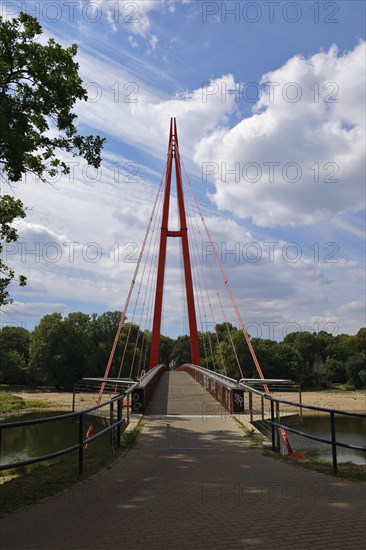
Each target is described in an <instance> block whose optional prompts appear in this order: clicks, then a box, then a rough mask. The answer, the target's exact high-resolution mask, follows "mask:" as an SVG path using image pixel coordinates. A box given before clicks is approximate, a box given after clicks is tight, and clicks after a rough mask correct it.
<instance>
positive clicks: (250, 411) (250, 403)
mask: <svg viewBox="0 0 366 550" xmlns="http://www.w3.org/2000/svg"><path fill="white" fill-rule="evenodd" d="M249 413H250V421H251V422H253V394H252V392H251V391H250V392H249Z"/></svg>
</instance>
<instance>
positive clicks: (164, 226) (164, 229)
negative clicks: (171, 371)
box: [149, 118, 201, 369]
mask: <svg viewBox="0 0 366 550" xmlns="http://www.w3.org/2000/svg"><path fill="white" fill-rule="evenodd" d="M173 162H174V166H175V177H176V184H177V196H178V210H179V222H180V229H179V231H170V230H169V228H168V220H169V205H170V190H171V180H172V170H173ZM187 231H188V230H187V220H186V211H185V206H184V193H183V184H182V170H181V163H180V155H179V144H178V133H177V124H176V120H175V118H172V119H170V133H169V145H168V159H167V169H166V176H165V190H164V204H163V215H162V222H161V232H160V247H159V262H158V272H157V282H156V293H155V307H154V320H153V330H152V339H151V348H150V364H149V368H150V369H151V368H153V367H155V366H156V365H157V364H158V363H159V351H160V329H161V312H162V304H163V291H164V276H165V260H166V248H167V238H168V237H180V238H181V239H182V254H183V265H184V279H185V286H186V297H187V309H188V323H189V336H190V343H191V355H192V363H193V364H194V365H200V364H201V363H200V349H199V343H198V334H197V321H196V311H195V304H194V294H193V284H192V272H191V260H190V255H189V245H188V235H187Z"/></svg>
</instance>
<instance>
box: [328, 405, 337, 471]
mask: <svg viewBox="0 0 366 550" xmlns="http://www.w3.org/2000/svg"><path fill="white" fill-rule="evenodd" d="M330 431H331V434H332V462H333V474H334V475H335V476H336V475H337V471H338V468H337V442H336V433H335V418H334V412H333V411H332V412H331V413H330Z"/></svg>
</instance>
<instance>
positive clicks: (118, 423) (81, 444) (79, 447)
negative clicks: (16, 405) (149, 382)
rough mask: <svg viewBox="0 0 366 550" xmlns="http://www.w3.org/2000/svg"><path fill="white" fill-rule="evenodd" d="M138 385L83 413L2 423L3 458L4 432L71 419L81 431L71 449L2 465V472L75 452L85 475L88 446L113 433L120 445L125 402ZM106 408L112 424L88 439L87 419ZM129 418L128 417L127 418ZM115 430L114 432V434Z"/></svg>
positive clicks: (0, 428) (0, 429) (0, 427)
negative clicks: (86, 449) (85, 454)
mask: <svg viewBox="0 0 366 550" xmlns="http://www.w3.org/2000/svg"><path fill="white" fill-rule="evenodd" d="M137 385H138V382H135V383H133V384H132V385H131V387H129V388H128V389H127V390H125V391H124V392H123V393H121V394H120V395H118V396H117V397H114V398H113V399H110V400H109V401H105V402H104V403H100V404H99V405H94V406H92V407H89V408H87V409H83V410H81V411H77V412H71V413H65V414H60V415H57V416H48V417H46V418H36V419H32V420H21V421H15V422H2V423H1V424H0V456H1V437H2V433H3V430H10V429H12V428H20V427H23V426H31V425H35V424H44V423H46V422H58V421H60V420H65V419H67V418H71V419H73V420H77V421H78V422H79V430H78V442H77V443H75V444H74V445H72V446H71V447H66V448H64V449H60V450H59V451H55V452H53V453H48V454H46V455H42V456H38V457H34V458H29V459H27V460H22V461H19V462H14V463H12V464H4V465H0V471H2V470H8V469H13V468H20V467H22V466H28V465H29V464H36V463H37V462H44V461H45V460H50V459H52V458H56V457H58V456H62V455H65V454H67V453H71V452H73V451H78V452H79V474H82V473H83V463H84V449H85V448H86V445H89V444H90V443H92V442H93V441H94V440H95V439H97V438H98V437H100V436H102V435H103V434H105V433H107V432H111V441H113V432H114V433H116V434H117V446H119V445H120V441H121V433H122V426H123V424H124V423H127V422H128V420H127V419H125V418H123V400H124V399H125V397H126V396H129V394H131V393H132V392H133V391H134V389H135V387H136V386H137ZM115 405H116V407H117V411H116V412H117V418H116V419H115V414H114V412H115V410H114V407H115ZM104 407H109V417H110V424H109V426H107V427H106V428H104V429H102V430H100V431H99V432H98V433H96V434H94V435H91V436H90V437H88V438H86V436H85V427H86V425H87V423H86V422H85V417H86V416H87V415H88V414H90V413H92V412H94V411H97V410H100V409H103V408H104ZM127 410H128V403H127ZM127 418H128V417H127ZM112 430H113V432H112Z"/></svg>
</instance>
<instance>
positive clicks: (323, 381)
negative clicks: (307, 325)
mask: <svg viewBox="0 0 366 550" xmlns="http://www.w3.org/2000/svg"><path fill="white" fill-rule="evenodd" d="M119 321H120V313H119V312H107V313H103V314H102V315H96V314H93V315H87V314H85V313H80V312H79V313H70V314H69V315H68V316H67V317H62V315H61V314H60V313H53V314H51V315H45V316H44V317H43V318H42V319H41V321H40V323H39V324H38V325H37V326H36V327H35V329H34V330H33V331H32V332H29V331H28V330H26V329H24V328H19V327H8V326H5V327H4V328H3V329H2V330H1V332H0V357H1V366H0V383H2V384H30V385H34V384H37V385H47V386H54V387H56V388H65V389H71V388H72V385H73V383H74V382H75V381H77V380H79V379H80V378H83V377H95V376H103V374H104V370H105V367H106V364H107V362H108V358H109V355H110V351H111V348H112V345H113V341H114V338H115V334H116V330H117V327H118V324H119ZM229 328H230V334H229V332H228V330H227V326H226V325H225V324H219V325H216V327H215V331H214V332H204V333H202V332H201V333H199V338H200V348H201V364H202V366H203V367H206V368H209V369H214V370H216V371H218V372H222V373H223V374H224V373H225V369H226V372H227V375H228V376H230V377H232V378H240V377H241V376H240V373H239V369H238V365H237V360H236V358H235V354H234V351H233V348H232V345H231V341H230V340H232V341H233V342H234V344H235V347H236V350H237V355H238V358H239V361H240V364H241V368H242V370H243V374H244V377H247V378H251V377H254V378H258V374H257V372H256V369H255V366H254V363H253V360H252V358H251V355H250V352H249V349H248V346H247V344H246V342H245V340H244V336H243V334H242V331H241V330H239V329H237V328H236V327H234V326H232V325H231V324H229ZM127 340H128V345H127V347H126V346H125V343H126V341H127ZM150 342H151V332H149V331H140V330H139V327H138V326H137V325H135V324H132V323H128V322H126V323H125V324H124V326H123V328H122V332H121V335H120V338H119V342H118V346H117V350H116V354H115V357H114V360H113V363H112V367H111V371H110V376H118V374H120V376H122V377H129V376H130V375H131V366H132V365H133V368H132V377H133V378H135V377H136V376H137V375H138V374H139V373H141V372H142V371H143V370H144V369H145V370H146V369H148V365H149V349H150ZM251 342H252V345H253V348H254V350H255V353H256V355H257V357H258V360H259V363H260V365H261V368H262V370H263V373H264V375H265V376H266V377H267V378H290V379H292V380H295V381H296V382H301V384H302V385H303V386H304V387H309V388H314V387H317V388H320V387H323V388H326V387H329V386H330V385H332V384H343V385H345V387H346V388H348V389H354V388H361V387H365V386H366V328H361V329H360V330H359V331H358V333H357V334H356V335H355V336H349V335H347V334H340V335H337V336H333V335H332V334H329V333H327V332H324V331H321V332H319V333H318V334H316V333H310V332H292V333H290V334H288V335H287V336H286V337H285V338H284V340H283V341H282V342H275V341H273V340H265V339H261V338H252V339H251ZM190 355H191V354H190V342H189V336H187V335H185V336H178V338H176V339H173V338H169V337H168V336H162V337H161V345H160V361H161V362H162V363H165V364H168V363H169V361H170V360H171V359H175V361H176V363H177V365H180V364H182V363H186V362H190ZM121 364H122V368H121Z"/></svg>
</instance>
